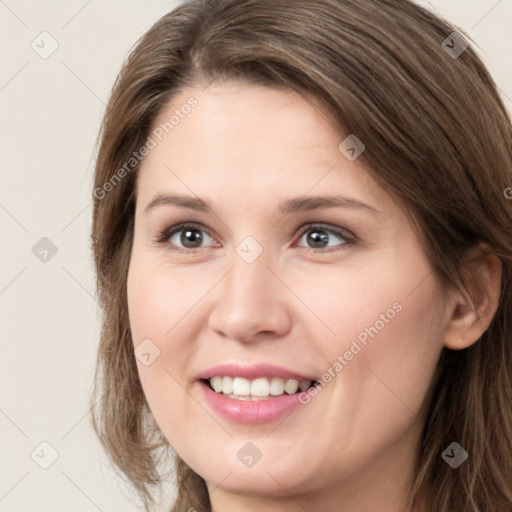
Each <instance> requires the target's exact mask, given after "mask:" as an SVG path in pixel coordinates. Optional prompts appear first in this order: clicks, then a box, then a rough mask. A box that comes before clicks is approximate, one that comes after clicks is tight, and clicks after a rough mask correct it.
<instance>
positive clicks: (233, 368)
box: [198, 363, 318, 382]
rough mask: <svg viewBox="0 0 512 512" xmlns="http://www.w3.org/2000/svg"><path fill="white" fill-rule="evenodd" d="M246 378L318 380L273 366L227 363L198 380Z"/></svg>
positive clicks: (214, 368)
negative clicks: (216, 377)
mask: <svg viewBox="0 0 512 512" xmlns="http://www.w3.org/2000/svg"><path fill="white" fill-rule="evenodd" d="M215 376H219V377H244V378H246V379H249V380H253V379H257V378H260V377H281V378H282V379H297V380H298V381H301V380H311V381H313V382H314V381H316V380H318V378H317V377H311V376H307V375H301V374H300V373H297V372H294V371H292V370H288V369H287V368H283V367H281V366H276V365H273V364H266V363H260V364H254V365H251V366H244V365H241V364H237V363H226V364H220V365H218V366H213V367H212V368H208V369H207V370H205V371H203V372H202V373H201V374H199V376H198V379H209V378H211V377H215Z"/></svg>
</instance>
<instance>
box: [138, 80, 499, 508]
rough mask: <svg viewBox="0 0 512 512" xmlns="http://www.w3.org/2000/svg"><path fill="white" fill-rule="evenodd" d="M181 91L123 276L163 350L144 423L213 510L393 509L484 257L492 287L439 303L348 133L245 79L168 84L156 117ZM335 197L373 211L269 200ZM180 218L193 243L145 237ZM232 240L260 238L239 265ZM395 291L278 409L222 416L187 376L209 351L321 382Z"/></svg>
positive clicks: (305, 103)
mask: <svg viewBox="0 0 512 512" xmlns="http://www.w3.org/2000/svg"><path fill="white" fill-rule="evenodd" d="M190 96H193V97H194V98H196V99H197V101H198V105H197V107H196V108H195V109H193V110H192V111H191V113H190V114H189V115H188V116H185V117H184V119H181V120H180V122H179V124H178V125H177V126H175V128H174V129H173V130H172V131H170V132H169V134H168V135H167V136H166V137H164V138H163V140H162V141H161V142H160V143H159V144H158V145H157V146H156V147H155V148H154V149H152V150H151V151H150V152H149V154H148V155H147V156H146V158H145V160H144V161H143V163H142V167H141V169H140V173H139V175H138V182H137V207H136V214H135V228H134V243H133V251H132V256H131V262H130V268H129V275H128V305H129V316H130V326H131V331H132V335H133V342H134V347H137V346H138V345H139V344H140V343H141V341H142V340H144V339H147V338H149V339H150V340H151V341H152V343H154V344H155V345H156V346H157V347H158V349H159V350H160V355H159V357H157V358H156V359H155V360H154V361H153V362H152V364H150V365H149V366H145V365H143V364H141V362H140V361H139V360H137V365H138V370H139V375H140V379H141V382H142V386H143V389H144V392H145V395H146V397H147V401H148V404H149V406H150V408H151V411H152V413H153V415H154V417H155V419H156V421H157V423H158V425H159V427H160V428H161V430H162V432H163V433H164V435H165V436H166V438H167V439H168V441H169V443H170V444H171V445H172V446H173V448H174V449H175V450H176V452H177V453H178V454H179V455H180V456H181V457H182V458H183V459H184V460H185V461H186V462H187V464H188V465H189V466H190V467H192V468H193V469H194V471H196V472H197V473H198V474H199V475H201V476H202V477H203V478H204V479H205V481H206V482H207V485H208V489H209V492H210V497H211V502H212V507H213V510H214V511H215V512H221V511H222V512H230V511H239V510H245V511H259V510H266V511H270V512H273V511H280V512H283V511H285V512H286V511H301V512H302V511H303V510H307V511H322V512H325V511H337V512H340V511H341V512H343V511H347V512H348V511H350V512H363V511H370V510H379V511H380V512H391V511H398V510H399V509H400V507H401V506H402V505H403V502H404V500H405V497H406V492H407V488H408V485H410V476H411V469H412V464H413V460H414V455H415V453H416V449H417V443H418V439H419V435H420V430H421V427H422V424H423V421H424V418H422V417H421V416H420V415H419V411H420V408H421V405H422V402H423V400H424V397H425V395H426V393H427V390H428V387H429V384H430V382H431V378H432V375H433V373H434V369H435V367H436V363H437V360H438V357H439V355H440V352H441V350H442V347H443V346H450V347H451V348H455V349H460V348H465V347H466V346H469V345H471V344H472V343H474V342H475V341H477V339H478V337H479V336H480V335H481V333H482V332H483V331H484V330H485V329H486V328H487V327H488V325H489V323H490V321H491V319H492V316H493V315H494V312H495V310H496V307H497V297H496V296H495V295H493V293H494V294H495V292H493V290H497V289H499V277H500V269H499V264H498V263H497V261H496V260H493V259H492V258H491V257H488V258H487V257H485V258H484V257H482V256H480V255H479V253H475V254H473V255H472V264H473V265H476V266H477V270H478V272H479V273H480V274H481V275H484V276H485V278H486V282H488V283H489V288H488V291H489V294H487V295H485V297H483V298H482V299H481V300H480V301H479V302H477V306H480V305H481V308H480V315H481V318H480V321H478V320H477V319H476V316H475V312H474V311H473V310H472V309H471V308H470V307H469V305H468V301H467V297H464V295H462V294H459V293H455V292H454V293H451V294H448V295H447V296H448V300H447V303H446V304H447V305H446V307H443V306H442V302H441V300H440V299H441V294H442V293H443V290H441V289H440V287H439V286H438V285H437V284H436V280H435V279H434V277H433V275H432V274H431V272H432V268H431V265H430V263H429V262H428V261H427V258H426V256H425V252H424V250H423V248H422V247H421V245H420V242H419V241H418V239H417V237H416V235H415V232H414V231H413V228H412V226H411V225H410V223H409V221H408V218H407V216H406V214H405V212H404V211H403V210H402V209H400V207H399V206H398V205H397V204H396V203H395V202H394V201H393V200H392V199H391V198H390V197H389V196H388V195H387V194H386V193H385V192H384V191H383V190H382V189H381V187H379V186H378V185H377V183H376V182H375V181H374V180H373V179H371V178H370V176H369V174H368V172H367V171H366V170H365V167H364V164H363V162H362V160H361V159H356V160H355V161H353V162H351V161H349V160H348V159H347V158H346V157H345V156H344V155H343V154H342V153H341V152H340V151H339V150H338V145H339V144H340V142H341V141H342V140H343V139H344V138H345V137H346V135H342V134H340V132H339V131H338V130H336V129H335V128H334V126H333V124H332V123H331V122H330V121H329V119H328V117H327V116H326V115H325V112H324V111H323V110H322V108H321V107H320V106H319V105H318V103H316V102H315V101H314V100H312V99H311V98H309V99H307V100H306V99H305V98H303V97H302V96H300V95H298V94H297V93H295V92H293V91H284V90H274V89H269V88H264V87H261V86H256V85H251V84H247V83H244V82H238V83H234V82H228V83H223V84H212V85H210V86H209V87H207V88H206V89H204V90H203V88H201V87H196V88H191V89H187V90H185V91H183V92H182V93H181V94H180V95H179V96H177V97H176V98H174V101H173V103H172V106H169V108H166V109H165V110H164V111H162V113H161V115H160V116H159V119H157V121H156V123H155V126H156V125H158V124H160V123H161V122H165V121H167V120H168V119H169V117H170V116H171V115H172V113H173V112H174V110H175V109H176V108H177V107H178V108H179V106H180V105H183V104H185V103H186V102H187V99H188V98H189V97H190ZM161 192H167V193H173V194H183V195H188V196H191V197H196V196H199V197H201V198H203V199H205V200H207V201H209V202H210V204H211V206H212V209H211V210H210V211H208V212H199V211H194V210H191V209H185V208H178V207H175V206H172V205H160V206H157V207H154V208H152V209H150V210H149V211H147V212H145V211H144V209H145V207H146V205H147V204H148V203H149V202H150V201H151V200H152V199H153V198H154V196H155V195H156V194H157V193H161ZM334 193H336V194H340V195H344V196H346V197H351V198H356V199H358V200H360V201H362V202H364V203H366V204H368V205H371V206H372V207H373V208H375V209H376V210H378V212H379V213H372V212H371V211H370V210H369V209H356V208H322V209H318V210H312V211H304V212H299V213H289V214H287V215H283V214H281V213H279V212H278V210H277V205H278V203H279V202H280V201H282V200H283V199H286V198H292V197H302V196H304V195H307V196H312V195H322V196H323V195H326V196H328V195H333V194H334ZM180 222H194V223H200V224H201V225H199V226H197V229H199V230H201V229H205V228H206V229H207V231H204V230H203V231H200V233H201V234H202V235H203V241H202V242H199V243H197V244H196V246H199V248H187V246H184V245H183V244H184V242H183V239H184V237H183V236H182V237H180V235H182V233H183V232H178V233H177V234H175V235H174V236H173V237H172V238H171V239H170V240H167V241H164V242H162V243H156V242H155V238H156V237H157V233H158V232H159V231H160V230H163V229H164V228H167V227H169V226H172V225H175V224H178V223H180ZM307 223H324V224H328V225H329V227H332V229H336V228H340V229H342V230H345V231H347V230H348V232H350V233H351V234H353V235H354V236H355V237H356V238H357V240H356V242H355V243H352V244H348V243H346V240H344V239H342V238H339V237H338V235H337V234H336V232H332V231H330V230H329V231H326V232H324V231H322V233H323V234H324V235H327V236H328V247H327V248H326V249H323V251H324V252H323V253H321V252H319V253H315V252H313V251H309V252H308V250H307V249H308V248H315V247H316V248H319V247H322V246H321V245H316V246H315V245H314V244H312V243H311V241H308V237H307V235H308V234H313V232H315V231H317V230H322V229H324V228H321V227H319V228H316V227H313V228H311V229H310V230H309V231H305V232H303V233H301V232H300V228H301V227H302V226H305V225H306V224H307ZM210 235H211V236H210ZM247 236H252V237H253V238H254V239H255V240H256V241H257V242H258V244H259V245H260V246H261V247H262V248H263V252H262V254H261V255H260V256H259V257H258V258H257V259H256V260H255V261H254V262H253V263H250V264H249V263H247V262H246V261H245V260H244V259H242V258H241V257H240V256H239V255H238V254H237V252H236V248H237V246H238V245H239V244H240V243H241V242H242V241H243V240H244V239H245V237H247ZM172 243H174V244H175V247H177V248H181V249H182V251H183V252H178V251H173V250H172ZM185 243H186V239H185ZM201 244H202V245H201ZM329 249H333V251H332V252H327V251H328V250H329ZM397 302H398V303H399V304H400V305H401V307H402V309H401V311H400V312H398V313H396V315H395V316H394V318H393V319H392V320H390V321H388V322H387V323H385V327H384V328H382V329H381V330H380V331H379V332H378V335H376V336H375V337H374V338H373V339H372V338H369V341H368V343H367V345H366V346H364V348H363V349H362V350H361V351H360V352H359V353H358V354H357V355H356V356H355V357H354V358H353V359H352V360H351V361H350V362H349V363H348V364H347V365H346V366H344V367H343V369H342V371H340V372H339V373H337V374H336V378H334V379H332V380H331V381H330V382H329V383H328V384H327V385H326V386H325V387H324V388H323V389H322V391H321V392H319V393H318V395H317V396H316V397H314V398H312V399H311V401H310V403H308V404H307V405H303V406H301V407H299V408H298V409H295V410H294V411H293V412H292V413H291V414H290V415H289V416H287V417H286V418H285V419H284V420H283V419H280V420H277V421H275V422H272V423H267V424H260V425H247V424H237V423H235V422H231V421H229V420H226V419H224V418H222V417H220V416H217V414H216V413H215V412H214V411H213V410H212V409H210V408H209V405H208V404H207V403H206V402H205V401H204V399H203V398H202V394H201V393H200V391H201V390H200V389H199V388H198V384H197V382H195V379H196V378H197V376H198V374H199V373H200V372H201V371H203V370H205V369H207V368H209V367H211V366H213V365H216V364H220V363H223V362H235V361H236V362H242V363H246V364H251V363H259V362H268V363H273V364H277V365H281V366H285V367H287V368H291V369H293V370H296V371H298V372H301V373H305V374H311V375H317V376H318V378H319V379H320V378H321V376H322V375H323V374H324V373H325V372H326V371H327V370H328V369H329V368H330V367H332V365H333V363H334V362H335V361H336V360H337V357H338V356H339V355H343V354H344V353H345V352H346V351H347V350H348V349H349V348H350V345H351V342H352V340H354V339H355V337H356V336H357V335H358V334H359V333H361V332H362V331H363V330H364V329H365V327H369V326H372V325H374V324H375V322H376V321H377V320H379V318H381V317H380V315H381V314H384V313H385V312H386V311H387V310H389V309H390V308H391V307H392V305H393V304H394V303H397ZM248 441H250V442H252V443H253V444H254V445H256V447H257V448H258V449H259V451H260V452H261V454H262V457H261V459H260V460H259V461H258V462H257V463H256V464H255V465H254V466H253V467H251V468H246V467H245V466H244V465H243V464H242V463H241V462H240V460H239V459H238V458H237V452H238V451H239V450H240V448H242V446H244V445H245V443H247V442H248ZM452 441H453V440H452V439H447V440H446V445H448V444H450V442H452ZM369 491H371V492H369ZM426 507H427V506H426V504H425V508H426ZM416 510H423V508H418V509H416Z"/></svg>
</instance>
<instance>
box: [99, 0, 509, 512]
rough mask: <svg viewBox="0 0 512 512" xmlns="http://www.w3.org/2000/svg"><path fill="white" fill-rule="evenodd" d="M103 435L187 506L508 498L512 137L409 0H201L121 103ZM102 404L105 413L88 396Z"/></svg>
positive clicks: (116, 118) (109, 211) (112, 141)
mask: <svg viewBox="0 0 512 512" xmlns="http://www.w3.org/2000/svg"><path fill="white" fill-rule="evenodd" d="M100 142H101V144H100V149H99V154H98V159H97V165H96V172H95V183H94V192H93V196H94V199H93V200H94V215H93V229H92V242H93V250H94V257H95V265H96V271H97V276H98V292H99V297H100V299H101V303H102V305H103V308H104V317H103V330H102V335H101V342H100V347H99V354H98V367H97V375H96V377H97V378H96V383H95V390H94V391H95V392H94V396H93V398H92V401H91V404H93V403H95V402H96V401H97V400H98V399H99V398H100V397H101V398H102V399H101V401H100V402H99V404H98V405H97V406H96V407H95V408H94V409H93V425H94V428H95V430H96V432H97V434H98V436H99V438H100V440H101V442H102V443H103V446H104V448H105V449H106V451H107V453H108V454H109V456H110V457H111V459H112V461H113V462H114V463H115V464H116V465H117V466H118V467H119V468H120V469H121V471H122V472H123V473H124V474H125V475H126V477H127V478H128V479H129V481H130V482H131V483H132V484H133V486H134V487H135V488H136V489H137V490H138V491H139V492H140V494H141V497H142V498H143V499H144V502H145V505H146V509H148V506H149V503H150V502H151V501H152V500H153V496H152V492H151V488H152V487H153V486H155V485H157V484H158V483H159V482H160V481H161V479H164V477H163V476H162V475H161V472H159V470H158V464H159V463H161V462H162V460H163V461H166V460H170V457H171V455H172V454H174V455H175V471H176V482H177V495H176V500H175V503H174V505H173V508H172V510H173V511H175V512H177V511H191V510H198V511H215V512H229V511H233V510H266V511H295V510H308V511H316V510H322V511H325V510H332V511H364V510H379V511H380V512H386V511H397V510H400V511H414V512H419V511H421V512H424V511H436V512H437V511H440V512H455V511H460V512H462V511H468V510H472V511H490V510H493V511H496V510H503V511H508V510H512V464H511V463H512V406H511V402H512V400H511V399H512V391H511V390H512V375H511V370H510V368H511V367H512V343H511V323H512V309H511V307H512V303H511V275H512V274H511V255H512V236H511V228H510V226H511V225H512V202H511V201H510V200H509V199H508V197H510V196H509V195H507V192H506V191H507V190H510V186H512V144H511V142H512V141H511V125H510V118H509V117H508V114H507V112H506V110H505V108H504V106H503V103H502V102H501V100H500V97H499V95H498V93H497V88H496V86H495V84H494V82H493V81H492V79H491V77H490V76H489V74H488V72H487V70H486V69H485V67H484V65H483V64H482V62H481V61H480V60H479V58H478V57H477V56H476V54H475V52H474V50H473V49H472V48H471V46H469V45H468V44H467V42H466V39H465V38H464V36H463V35H462V34H461V33H460V32H459V31H457V30H456V29H455V28H454V27H453V26H451V25H450V24H448V23H447V22H446V21H444V20H441V19H439V18H438V17H436V16H434V15H433V14H432V13H430V12H428V11H426V10H423V9H422V8H420V7H418V6H417V5H415V4H413V3H411V2H409V1H405V0H402V1H397V0H379V1H374V0H357V1H356V0H320V1H315V2H312V1H309V0H294V1H291V0H274V1H273V2H266V1H264V0H213V1H207V0H202V1H201V0H196V1H191V2H187V3H185V4H183V5H181V6H180V7H178V8H177V9H175V10H174V11H172V12H171V13H169V14H167V15H166V16H164V17H163V18H162V19H161V20H159V21H158V22H157V23H156V24H155V25H154V26H153V27H152V28H151V29H150V30H149V31H148V33H147V34H145V35H144V37H143V38H142V39H141V41H140V42H139V43H138V44H137V46H136V48H135V49H134V50H133V52H132V53H131V55H130V56H129V58H128V60H127V62H126V63H125V65H124V67H123V69H122V71H121V73H120V75H119V78H118V80H117V82H116V84H115V86H114V89H113V92H112V95H111V97H110V100H109V103H108V106H107V111H106V114H105V120H104V124H103V128H102V133H101V141H100ZM91 407H92V405H91Z"/></svg>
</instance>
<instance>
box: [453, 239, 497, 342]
mask: <svg viewBox="0 0 512 512" xmlns="http://www.w3.org/2000/svg"><path fill="white" fill-rule="evenodd" d="M489 249H490V248H489V246H488V245H487V244H481V245H480V246H478V247H476V248H474V249H473V250H472V251H471V252H470V254H469V256H468V258H467V263H466V264H465V266H464V268H463V269H462V270H461V273H462V276H463V279H464V285H465V288H466V289H465V290H463V291H460V292H455V293H454V295H453V300H452V301H451V302H450V308H451V312H452V314H451V318H450V319H449V321H448V324H447V326H446V330H445V339H444V346H445V347H446V348H449V349H451V350H462V349H465V348H468V347H470V346H471V345H473V344H474V343H476V342H477V341H478V340H479V339H480V337H481V336H482V334H484V332H485V331H486V330H487V329H488V328H489V326H490V325H491V322H492V320H493V318H494V316H495V314H496V311H497V309H498V304H499V300H500V294H501V261H500V259H499V258H498V257H496V256H494V255H493V254H490V252H491V251H490V250H489Z"/></svg>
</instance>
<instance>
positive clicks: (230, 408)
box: [199, 381, 307, 423]
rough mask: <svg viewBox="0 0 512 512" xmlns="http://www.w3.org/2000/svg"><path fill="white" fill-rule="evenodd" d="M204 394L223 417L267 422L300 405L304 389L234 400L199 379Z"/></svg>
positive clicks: (249, 421) (244, 421)
mask: <svg viewBox="0 0 512 512" xmlns="http://www.w3.org/2000/svg"><path fill="white" fill-rule="evenodd" d="M199 386H200V387H201V389H202V390H203V393H204V396H205V398H206V400H207V402H208V403H209V404H210V406H211V408H212V409H213V410H214V411H215V412H216V413H218V414H220V415H221V416H223V417H224V418H227V419H228V420H231V421H235V422H237V423H269V422H271V421H274V420H277V419H279V418H282V417H283V416H286V415H287V414H290V412H291V411H293V410H294V409H295V408H297V407H299V406H300V405H302V403H301V402H300V401H299V397H300V396H301V395H306V394H307V393H306V392H305V391H303V392H301V393H296V394H294V395H282V396H278V397H274V398H269V399H268V400H257V401H252V400H251V401H249V400H236V399H234V398H228V397H227V396H225V395H223V394H222V393H217V392H215V391H213V390H212V389H211V388H210V387H209V386H208V385H207V384H205V383H204V382H203V381H199Z"/></svg>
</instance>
